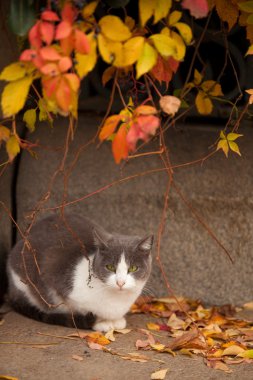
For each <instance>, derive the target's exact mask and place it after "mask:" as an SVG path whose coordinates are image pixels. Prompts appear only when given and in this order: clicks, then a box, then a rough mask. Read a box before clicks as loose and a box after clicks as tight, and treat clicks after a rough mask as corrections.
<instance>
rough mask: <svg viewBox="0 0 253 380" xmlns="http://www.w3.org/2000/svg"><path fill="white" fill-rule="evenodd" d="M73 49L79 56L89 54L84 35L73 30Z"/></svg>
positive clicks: (79, 31) (88, 45)
mask: <svg viewBox="0 0 253 380" xmlns="http://www.w3.org/2000/svg"><path fill="white" fill-rule="evenodd" d="M75 48H76V50H77V51H78V53H80V54H88V53H89V52H90V44H89V41H88V38H87V36H86V34H84V33H83V32H81V30H78V29H76V30H75Z"/></svg>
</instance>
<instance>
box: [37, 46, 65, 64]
mask: <svg viewBox="0 0 253 380" xmlns="http://www.w3.org/2000/svg"><path fill="white" fill-rule="evenodd" d="M40 55H41V57H42V58H43V59H45V60H46V61H58V60H59V59H61V56H60V54H59V53H58V51H57V50H56V49H55V48H53V47H52V46H44V47H42V48H41V49H40Z"/></svg>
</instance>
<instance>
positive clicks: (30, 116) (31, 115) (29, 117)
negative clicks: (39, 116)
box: [23, 108, 36, 132]
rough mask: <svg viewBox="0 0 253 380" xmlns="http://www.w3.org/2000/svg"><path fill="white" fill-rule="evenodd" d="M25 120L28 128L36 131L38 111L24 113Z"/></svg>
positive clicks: (31, 110) (32, 110)
mask: <svg viewBox="0 0 253 380" xmlns="http://www.w3.org/2000/svg"><path fill="white" fill-rule="evenodd" d="M23 120H24V122H25V123H26V126H27V128H28V129H29V130H30V131H31V132H33V131H34V130H35V122H36V110H35V109H34V108H33V109H30V110H27V111H26V112H25V113H24V116H23Z"/></svg>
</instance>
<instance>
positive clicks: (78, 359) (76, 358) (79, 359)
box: [72, 355, 83, 362]
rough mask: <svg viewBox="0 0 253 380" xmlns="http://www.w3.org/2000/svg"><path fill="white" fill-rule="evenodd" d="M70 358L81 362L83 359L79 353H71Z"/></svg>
mask: <svg viewBox="0 0 253 380" xmlns="http://www.w3.org/2000/svg"><path fill="white" fill-rule="evenodd" d="M72 359H74V360H77V361H79V362H82V361H83V357H82V356H79V355H72Z"/></svg>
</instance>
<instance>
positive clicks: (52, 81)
mask: <svg viewBox="0 0 253 380" xmlns="http://www.w3.org/2000/svg"><path fill="white" fill-rule="evenodd" d="M59 79H60V78H59V76H57V77H54V78H49V79H42V85H43V89H44V91H45V93H46V96H47V97H48V98H51V96H52V95H53V94H54V93H55V90H56V88H57V85H58V82H59Z"/></svg>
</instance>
